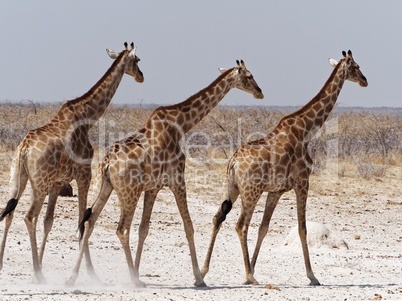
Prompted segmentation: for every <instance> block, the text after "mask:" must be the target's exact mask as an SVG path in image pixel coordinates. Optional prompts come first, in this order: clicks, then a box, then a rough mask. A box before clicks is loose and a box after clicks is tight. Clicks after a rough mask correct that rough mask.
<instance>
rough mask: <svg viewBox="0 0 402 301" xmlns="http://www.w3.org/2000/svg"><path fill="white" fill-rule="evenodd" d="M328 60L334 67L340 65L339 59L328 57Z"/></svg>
mask: <svg viewBox="0 0 402 301" xmlns="http://www.w3.org/2000/svg"><path fill="white" fill-rule="evenodd" d="M328 61H329V64H330V65H331V66H332V67H335V66H336V65H338V61H337V60H335V59H328Z"/></svg>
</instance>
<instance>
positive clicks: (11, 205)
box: [0, 143, 28, 222]
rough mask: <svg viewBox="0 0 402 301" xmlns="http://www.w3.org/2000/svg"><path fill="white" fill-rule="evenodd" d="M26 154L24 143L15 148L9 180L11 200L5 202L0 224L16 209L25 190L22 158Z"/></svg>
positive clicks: (25, 178)
mask: <svg viewBox="0 0 402 301" xmlns="http://www.w3.org/2000/svg"><path fill="white" fill-rule="evenodd" d="M25 153H26V146H25V145H24V143H21V144H20V145H19V147H18V148H17V154H16V155H15V156H14V158H13V161H12V163H11V179H10V185H12V192H11V195H10V196H11V198H10V200H9V201H8V202H7V205H6V208H5V209H4V210H3V212H2V213H1V215H0V222H1V221H2V220H3V219H4V218H5V217H6V216H7V215H8V214H10V213H12V212H13V211H14V209H15V208H16V207H17V204H18V200H19V198H20V197H21V194H22V192H23V191H24V189H25V185H26V182H27V180H28V178H27V176H26V175H25V174H24V176H23V173H24V170H23V162H22V160H23V157H24V156H25Z"/></svg>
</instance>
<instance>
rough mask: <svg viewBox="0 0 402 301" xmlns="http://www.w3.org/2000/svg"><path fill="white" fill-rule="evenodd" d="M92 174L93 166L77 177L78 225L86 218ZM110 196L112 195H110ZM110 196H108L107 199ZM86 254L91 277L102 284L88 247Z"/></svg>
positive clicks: (84, 169) (86, 246) (82, 171)
mask: <svg viewBox="0 0 402 301" xmlns="http://www.w3.org/2000/svg"><path fill="white" fill-rule="evenodd" d="M91 178H92V172H91V166H90V165H89V166H88V167H84V168H82V170H81V172H80V175H79V176H78V177H77V179H76V182H77V187H78V223H80V222H81V221H82V219H83V218H84V212H85V209H86V208H87V198H88V190H89V186H90V184H91ZM109 195H110V194H109ZM108 198H109V196H107V199H108ZM84 254H85V262H86V267H87V271H88V274H89V275H90V276H91V278H92V279H94V280H97V281H98V282H100V280H99V278H98V276H97V275H96V273H95V269H94V266H93V264H92V260H91V254H90V252H89V247H88V245H85V246H84Z"/></svg>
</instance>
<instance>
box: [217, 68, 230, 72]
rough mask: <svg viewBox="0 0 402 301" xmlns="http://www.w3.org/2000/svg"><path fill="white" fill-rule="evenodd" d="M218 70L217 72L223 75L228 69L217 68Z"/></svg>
mask: <svg viewBox="0 0 402 301" xmlns="http://www.w3.org/2000/svg"><path fill="white" fill-rule="evenodd" d="M218 70H219V71H220V72H221V73H225V71H227V70H228V69H226V68H218Z"/></svg>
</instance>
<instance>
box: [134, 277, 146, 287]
mask: <svg viewBox="0 0 402 301" xmlns="http://www.w3.org/2000/svg"><path fill="white" fill-rule="evenodd" d="M134 285H135V287H137V288H143V287H147V285H146V284H145V282H143V281H141V280H139V279H137V280H135V281H134Z"/></svg>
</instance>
